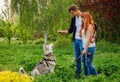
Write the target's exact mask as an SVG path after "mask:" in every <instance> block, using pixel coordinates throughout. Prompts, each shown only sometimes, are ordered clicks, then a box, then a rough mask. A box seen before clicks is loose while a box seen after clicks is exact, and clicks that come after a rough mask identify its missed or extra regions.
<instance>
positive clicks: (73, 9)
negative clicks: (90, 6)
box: [68, 5, 79, 12]
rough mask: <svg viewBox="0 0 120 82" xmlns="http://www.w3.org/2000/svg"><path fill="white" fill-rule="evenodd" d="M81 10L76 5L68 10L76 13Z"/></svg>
mask: <svg viewBox="0 0 120 82" xmlns="http://www.w3.org/2000/svg"><path fill="white" fill-rule="evenodd" d="M78 9H79V8H78V7H77V6H75V5H72V6H70V8H69V9H68V11H69V12H70V11H71V10H72V11H76V10H78Z"/></svg>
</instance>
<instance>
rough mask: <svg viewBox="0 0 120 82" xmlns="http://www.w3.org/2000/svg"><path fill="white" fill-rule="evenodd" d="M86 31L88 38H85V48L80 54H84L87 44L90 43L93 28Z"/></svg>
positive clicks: (90, 27)
mask: <svg viewBox="0 0 120 82" xmlns="http://www.w3.org/2000/svg"><path fill="white" fill-rule="evenodd" d="M87 31H88V38H87V42H86V44H85V48H84V50H83V51H82V54H86V50H87V48H88V46H89V44H90V43H91V38H92V34H93V28H92V26H91V25H90V26H89V27H88V29H87Z"/></svg>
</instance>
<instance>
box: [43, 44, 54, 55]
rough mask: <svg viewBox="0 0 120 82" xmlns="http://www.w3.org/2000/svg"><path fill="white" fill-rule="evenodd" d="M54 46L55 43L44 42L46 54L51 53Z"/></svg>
mask: <svg viewBox="0 0 120 82" xmlns="http://www.w3.org/2000/svg"><path fill="white" fill-rule="evenodd" d="M53 47H54V44H48V45H46V44H43V51H44V54H45V55H47V54H49V53H52V52H53Z"/></svg>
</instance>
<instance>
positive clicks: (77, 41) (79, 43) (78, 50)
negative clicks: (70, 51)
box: [74, 39, 83, 74]
mask: <svg viewBox="0 0 120 82" xmlns="http://www.w3.org/2000/svg"><path fill="white" fill-rule="evenodd" d="M82 49H83V48H82V40H81V39H75V40H74V56H75V60H76V74H80V73H81V57H80V55H81V54H80V53H81V52H82ZM78 57H80V58H78Z"/></svg>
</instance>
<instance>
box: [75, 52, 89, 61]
mask: <svg viewBox="0 0 120 82" xmlns="http://www.w3.org/2000/svg"><path fill="white" fill-rule="evenodd" d="M83 55H84V54H81V55H80V56H78V58H77V59H76V60H79V59H80V58H81V57H82V56H83ZM88 55H91V53H90V52H87V53H86V54H85V59H86V60H87V56H88Z"/></svg>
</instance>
